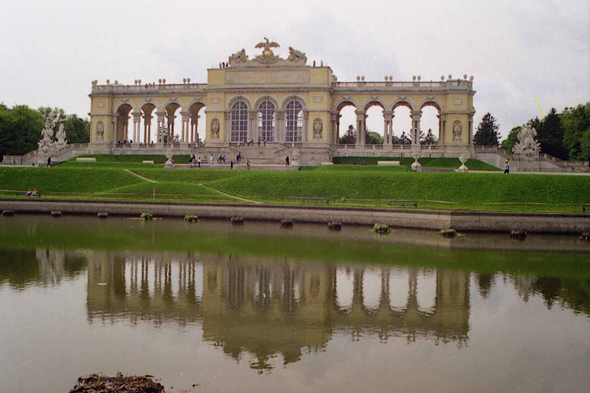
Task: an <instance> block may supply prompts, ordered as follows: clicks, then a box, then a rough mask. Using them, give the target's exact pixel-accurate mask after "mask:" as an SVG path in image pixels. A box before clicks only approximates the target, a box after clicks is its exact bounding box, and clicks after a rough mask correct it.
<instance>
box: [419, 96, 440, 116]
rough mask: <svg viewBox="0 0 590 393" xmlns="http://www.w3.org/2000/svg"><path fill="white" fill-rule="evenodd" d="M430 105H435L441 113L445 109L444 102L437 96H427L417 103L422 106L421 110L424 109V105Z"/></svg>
mask: <svg viewBox="0 0 590 393" xmlns="http://www.w3.org/2000/svg"><path fill="white" fill-rule="evenodd" d="M428 105H430V106H433V107H435V108H436V109H438V111H439V113H442V112H443V110H444V106H443V104H442V102H440V100H439V99H438V98H436V97H426V98H425V99H423V100H422V101H420V103H419V104H418V105H417V107H418V108H420V110H422V108H423V107H425V106H428Z"/></svg>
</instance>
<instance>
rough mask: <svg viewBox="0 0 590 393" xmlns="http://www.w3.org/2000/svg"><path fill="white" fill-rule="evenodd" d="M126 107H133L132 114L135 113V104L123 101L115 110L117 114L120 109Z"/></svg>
mask: <svg viewBox="0 0 590 393" xmlns="http://www.w3.org/2000/svg"><path fill="white" fill-rule="evenodd" d="M125 105H127V106H129V107H131V110H130V112H135V105H133V102H131V101H125V102H123V101H121V102H119V104H118V105H117V107H116V108H115V113H118V112H119V109H121V107H123V106H125Z"/></svg>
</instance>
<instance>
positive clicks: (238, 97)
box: [203, 94, 252, 110]
mask: <svg viewBox="0 0 590 393" xmlns="http://www.w3.org/2000/svg"><path fill="white" fill-rule="evenodd" d="M236 101H244V102H245V103H246V106H247V107H248V109H251V108H252V103H251V102H250V100H249V99H248V98H247V97H245V96H243V95H239V94H236V95H235V96H232V97H231V98H230V99H229V100H228V101H227V107H228V108H229V109H230V110H231V107H232V106H233V105H234V104H235V103H236ZM203 105H204V104H203Z"/></svg>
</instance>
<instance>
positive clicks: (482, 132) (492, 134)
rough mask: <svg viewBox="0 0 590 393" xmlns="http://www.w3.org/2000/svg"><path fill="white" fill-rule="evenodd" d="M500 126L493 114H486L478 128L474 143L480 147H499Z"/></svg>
mask: <svg viewBox="0 0 590 393" xmlns="http://www.w3.org/2000/svg"><path fill="white" fill-rule="evenodd" d="M499 129H500V125H499V124H496V119H495V118H494V116H492V114H491V113H489V112H488V113H486V114H485V115H484V116H483V118H482V119H481V123H479V125H478V126H477V132H476V133H475V135H474V136H473V143H474V144H475V145H480V146H498V145H499V144H500V141H499V137H500V132H499V131H498V130H499Z"/></svg>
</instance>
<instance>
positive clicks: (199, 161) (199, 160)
mask: <svg viewBox="0 0 590 393" xmlns="http://www.w3.org/2000/svg"><path fill="white" fill-rule="evenodd" d="M200 167H201V157H199V159H198V160H197V168H200Z"/></svg>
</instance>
